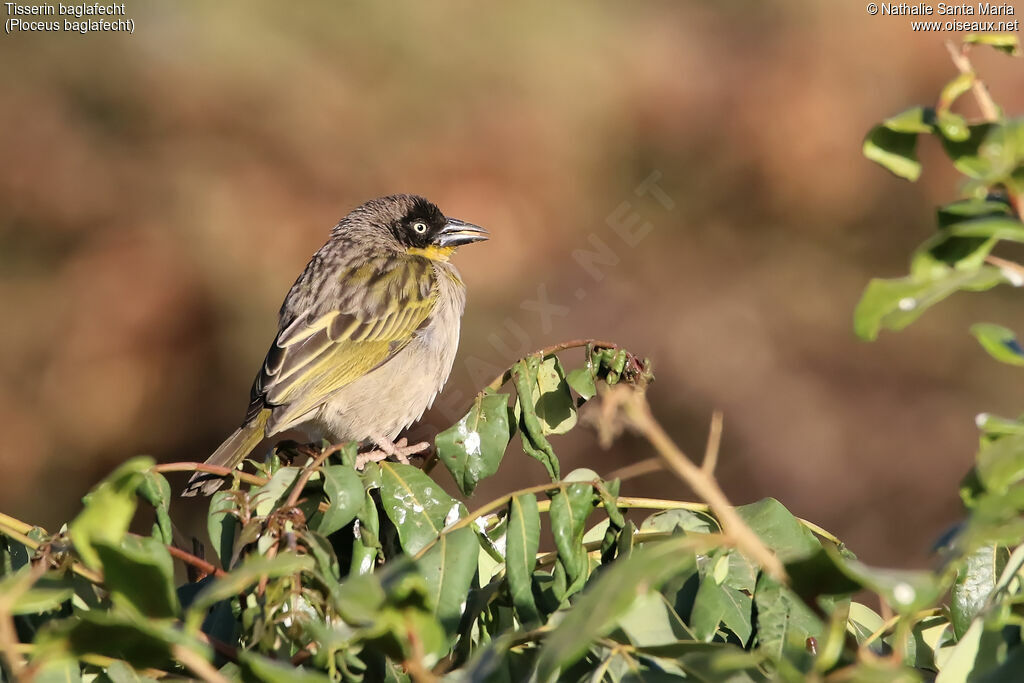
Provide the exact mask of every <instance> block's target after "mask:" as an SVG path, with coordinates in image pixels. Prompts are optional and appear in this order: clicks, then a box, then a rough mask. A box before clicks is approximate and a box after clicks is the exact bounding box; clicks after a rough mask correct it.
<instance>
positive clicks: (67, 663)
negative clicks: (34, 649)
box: [32, 656, 82, 683]
mask: <svg viewBox="0 0 1024 683" xmlns="http://www.w3.org/2000/svg"><path fill="white" fill-rule="evenodd" d="M81 680H82V671H81V669H80V667H79V666H78V661H77V660H75V659H73V658H71V657H66V656H56V657H52V658H51V657H47V658H46V659H45V661H43V662H42V665H41V666H40V668H39V669H37V670H36V673H35V676H33V677H32V681H33V683H77V682H78V681H81Z"/></svg>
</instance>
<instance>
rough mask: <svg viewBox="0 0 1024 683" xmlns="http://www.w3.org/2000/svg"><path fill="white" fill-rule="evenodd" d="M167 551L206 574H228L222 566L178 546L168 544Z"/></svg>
mask: <svg viewBox="0 0 1024 683" xmlns="http://www.w3.org/2000/svg"><path fill="white" fill-rule="evenodd" d="M167 552H169V553H170V554H171V556H172V557H176V558H178V559H179V560H181V561H182V562H184V563H185V564H190V565H192V566H193V567H195V568H196V569H198V570H199V571H201V572H203V573H204V574H213V575H214V576H224V575H226V574H227V572H225V571H224V570H223V569H221V568H220V567H215V566H214V565H212V564H210V563H209V562H207V561H206V560H204V559H202V558H199V557H196V556H195V555H193V554H192V553H188V552H185V551H184V550H182V549H181V548H178V547H176V546H173V545H169V546H167Z"/></svg>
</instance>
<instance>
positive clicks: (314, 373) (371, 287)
mask: <svg viewBox="0 0 1024 683" xmlns="http://www.w3.org/2000/svg"><path fill="white" fill-rule="evenodd" d="M329 277H330V278H331V279H330V280H329V281H328V284H327V285H326V286H324V287H323V288H322V290H321V291H320V292H318V293H317V295H316V301H314V302H313V303H312V304H311V305H310V306H309V307H308V308H307V309H306V310H304V311H303V312H301V313H299V314H298V315H296V316H295V317H294V319H292V320H291V322H290V323H289V324H287V325H286V326H285V327H284V329H282V330H281V332H280V333H278V335H277V338H276V339H275V340H274V344H273V345H272V346H271V347H270V351H269V352H268V353H267V357H266V360H265V361H264V363H263V367H262V368H261V370H260V374H259V375H258V376H257V377H256V381H255V382H254V384H253V387H252V395H251V402H250V404H249V411H248V413H247V415H246V422H248V421H250V420H252V419H254V418H255V417H256V416H257V415H259V414H260V413H261V412H262V411H263V410H264V409H267V408H269V409H271V410H272V413H271V417H270V420H269V422H268V424H267V428H266V431H267V433H268V434H271V433H274V432H277V431H281V430H283V429H288V428H290V427H291V426H293V425H295V424H296V423H298V422H301V421H302V419H304V418H305V416H306V415H307V414H308V413H310V412H311V411H313V410H315V409H316V408H318V407H319V406H320V405H322V404H323V403H324V402H325V401H327V400H328V399H329V398H330V397H331V396H332V395H333V394H334V393H336V392H337V391H338V390H339V389H341V388H343V387H345V386H346V385H348V384H350V383H351V382H353V381H354V380H356V379H358V378H359V377H362V376H363V375H365V374H366V373H368V372H370V371H371V370H373V369H374V368H376V367H378V366H380V365H382V364H383V363H386V362H387V361H388V360H390V359H391V358H392V357H393V356H394V355H395V354H396V353H398V352H399V351H400V350H401V349H402V348H403V347H404V346H405V345H406V344H408V343H409V341H410V340H412V338H413V335H414V334H415V333H416V331H417V330H419V329H421V328H422V327H424V326H425V325H426V324H427V323H428V322H429V319H430V314H431V312H432V311H433V309H434V305H435V303H436V302H437V283H436V279H435V274H434V269H433V268H432V267H430V264H429V262H427V261H426V260H425V259H421V258H401V257H399V258H395V257H394V256H392V257H390V258H388V257H377V258H372V259H370V260H368V261H366V262H364V263H361V264H359V265H358V266H355V265H349V266H342V267H339V268H338V271H337V273H332V274H331V275H330V276H329ZM297 286H299V283H297ZM307 295H308V293H307Z"/></svg>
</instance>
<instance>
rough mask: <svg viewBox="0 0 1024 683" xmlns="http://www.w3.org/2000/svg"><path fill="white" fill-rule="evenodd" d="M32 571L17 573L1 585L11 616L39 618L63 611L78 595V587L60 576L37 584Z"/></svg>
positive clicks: (49, 576) (50, 576) (46, 576)
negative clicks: (70, 600)
mask: <svg viewBox="0 0 1024 683" xmlns="http://www.w3.org/2000/svg"><path fill="white" fill-rule="evenodd" d="M31 574H32V568H31V567H30V566H28V565H25V566H23V567H22V568H21V569H19V570H18V571H17V572H14V573H12V574H10V575H8V576H5V577H4V579H3V580H2V581H0V595H2V596H6V597H7V598H8V600H10V598H11V597H12V596H16V597H15V599H14V600H13V602H8V603H7V605H8V609H9V610H10V613H11V614H14V615H19V614H39V613H41V612H50V611H52V610H56V609H60V608H61V607H62V606H63V605H64V603H65V602H66V601H67V600H69V599H71V596H72V595H74V593H75V588H74V586H73V585H72V584H71V583H70V581H68V580H67V579H66V578H65V577H63V576H61V575H60V574H58V573H57V572H49V573H47V574H44V575H43V576H42V577H40V578H39V579H37V580H35V581H33V580H32V577H31Z"/></svg>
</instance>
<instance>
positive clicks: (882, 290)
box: [854, 267, 1003, 341]
mask: <svg viewBox="0 0 1024 683" xmlns="http://www.w3.org/2000/svg"><path fill="white" fill-rule="evenodd" d="M1002 281H1003V276H1002V274H1001V273H1000V272H999V270H998V269H996V268H988V267H985V268H979V269H978V270H976V271H973V272H972V271H960V270H952V269H950V270H949V271H948V273H947V274H945V275H944V276H942V277H938V278H936V279H933V280H924V281H920V280H918V279H916V278H913V277H906V278H897V279H893V280H881V279H874V280H872V281H871V282H870V283H868V286H867V288H866V289H865V290H864V294H863V295H862V296H861V299H860V302H859V303H858V304H857V309H856V311H855V312H854V330H855V331H856V333H857V336H859V337H860V338H861V339H866V340H869V341H870V340H874V339H877V338H878V333H879V331H881V329H882V328H883V327H884V328H885V329H889V330H902V329H903V328H904V327H906V326H907V325H909V324H910V323H912V322H914V321H915V320H917V318H919V317H920V316H921V314H922V313H924V312H925V311H926V310H928V309H929V308H931V307H932V306H934V305H935V304H937V303H938V302H940V301H942V300H943V299H945V298H946V297H948V296H949V295H951V294H953V293H954V292H956V291H958V290H961V289H963V290H969V291H983V290H985V289H991V288H992V287H995V286H996V285H998V284H999V283H1001V282H1002Z"/></svg>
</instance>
